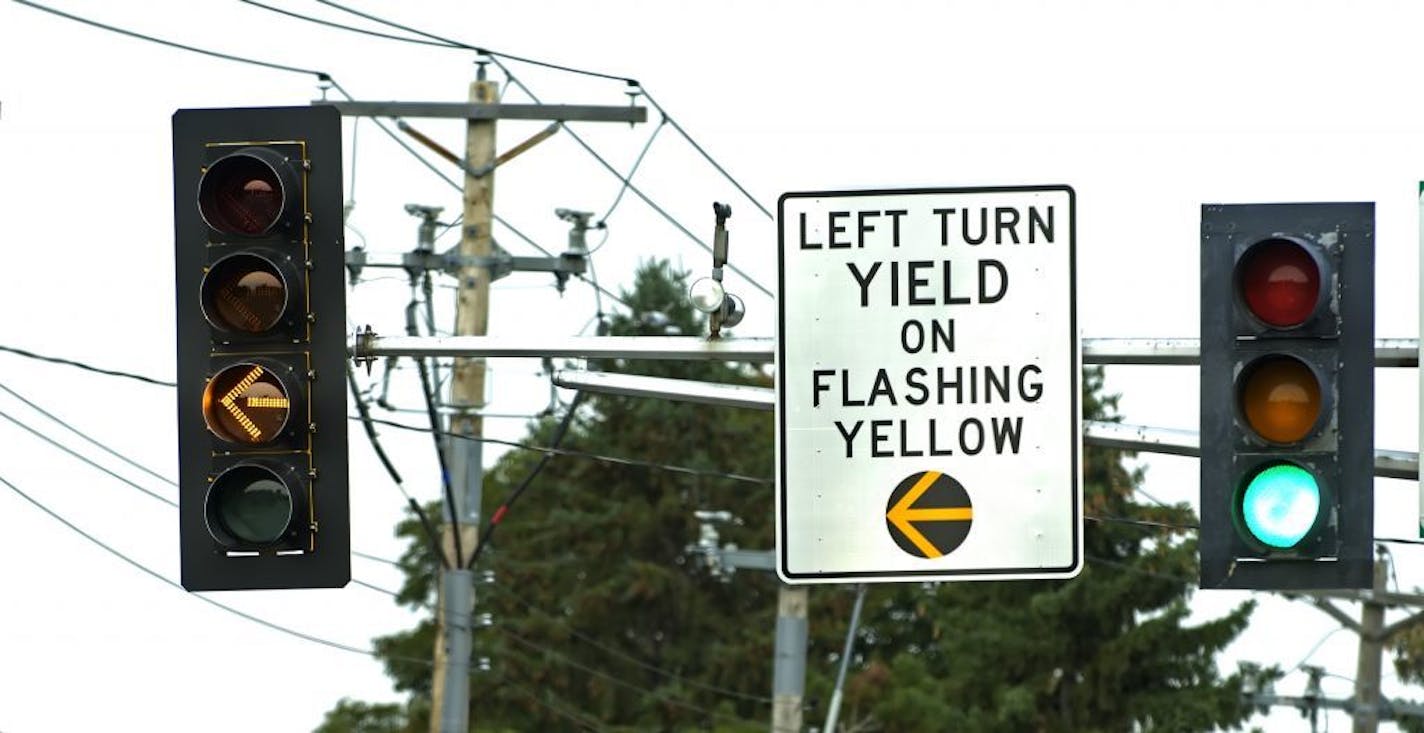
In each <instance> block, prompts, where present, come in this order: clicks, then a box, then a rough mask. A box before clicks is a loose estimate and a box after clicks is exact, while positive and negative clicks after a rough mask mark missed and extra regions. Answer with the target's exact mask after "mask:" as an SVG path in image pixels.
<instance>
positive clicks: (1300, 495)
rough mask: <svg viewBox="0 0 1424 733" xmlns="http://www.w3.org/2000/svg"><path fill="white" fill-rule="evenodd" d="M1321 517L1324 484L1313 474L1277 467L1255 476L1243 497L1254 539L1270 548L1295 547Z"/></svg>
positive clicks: (1243, 512) (1244, 516)
mask: <svg viewBox="0 0 1424 733" xmlns="http://www.w3.org/2000/svg"><path fill="white" fill-rule="evenodd" d="M1319 515H1320V485H1319V484H1317V483H1316V482H1315V477H1314V476H1312V475H1310V472H1309V471H1307V470H1305V469H1303V468H1301V467H1300V466H1295V465H1291V464H1286V463H1283V464H1277V465H1274V466H1271V467H1270V468H1267V469H1266V470H1264V471H1261V472H1260V473H1257V474H1256V475H1255V476H1252V477H1251V481H1250V483H1248V484H1247V485H1246V491H1245V492H1244V493H1242V495H1241V518H1242V519H1243V520H1244V521H1245V523H1246V529H1247V531H1249V532H1250V533H1251V536H1252V537H1255V538H1256V540H1258V541H1259V542H1261V543H1262V544H1264V545H1266V546H1268V547H1275V548H1279V549H1286V548H1290V547H1294V546H1295V545H1296V544H1297V543H1299V542H1300V541H1301V540H1302V539H1305V536H1306V535H1307V534H1309V533H1310V529H1311V527H1314V526H1315V520H1316V518H1317V517H1318V516H1319Z"/></svg>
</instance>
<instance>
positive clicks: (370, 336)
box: [351, 323, 376, 377]
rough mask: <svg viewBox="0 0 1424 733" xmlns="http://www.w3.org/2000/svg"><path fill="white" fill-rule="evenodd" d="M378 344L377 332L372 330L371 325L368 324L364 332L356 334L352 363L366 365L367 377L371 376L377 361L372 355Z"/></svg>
mask: <svg viewBox="0 0 1424 733" xmlns="http://www.w3.org/2000/svg"><path fill="white" fill-rule="evenodd" d="M375 344H376V332H375V331H374V330H372V329H371V324H369V323H368V324H366V329H365V330H364V331H357V332H356V344H355V348H353V349H352V356H351V362H352V363H353V364H355V365H357V366H361V365H362V364H365V365H366V376H368V377H369V376H371V364H372V363H373V362H375V361H376V357H374V356H372V355H371V349H372V348H374V347H375Z"/></svg>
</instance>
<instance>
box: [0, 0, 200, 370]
mask: <svg viewBox="0 0 1424 733" xmlns="http://www.w3.org/2000/svg"><path fill="white" fill-rule="evenodd" d="M16 2H19V0H16ZM0 351H4V352H8V353H11V354H15V355H16V356H23V357H25V358H27V359H36V360H38V361H47V362H50V363H51V364H63V365H65V366H72V367H75V368H77V369H83V370H85V371H88V372H94V373H96V374H103V375H105V376H109V377H123V378H125V379H132V380H134V381H138V382H145V383H147V384H156V385H158V386H160V387H177V386H178V383H177V382H169V381H165V380H162V379H154V378H153V377H146V376H144V375H142V374H134V373H132V372H121V371H116V370H113V369H101V368H99V367H96V366H92V365H90V364H86V363H84V362H82V361H74V360H73V359H62V358H60V357H58V356H45V355H44V354H37V353H35V352H33V351H27V350H25V349H20V348H16V347H14V346H4V345H0Z"/></svg>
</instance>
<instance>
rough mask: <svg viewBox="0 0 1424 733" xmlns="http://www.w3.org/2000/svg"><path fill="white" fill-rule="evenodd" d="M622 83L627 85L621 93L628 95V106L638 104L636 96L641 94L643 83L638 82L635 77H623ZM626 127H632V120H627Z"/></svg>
mask: <svg viewBox="0 0 1424 733" xmlns="http://www.w3.org/2000/svg"><path fill="white" fill-rule="evenodd" d="M623 83H625V84H627V85H628V86H627V88H626V89H624V90H623V93H624V94H626V95H628V106H629V107H636V106H638V97H641V96H643V85H642V84H639V83H638V80H637V79H624V80H623ZM628 129H630V130H631V129H633V121H632V120H629V121H628Z"/></svg>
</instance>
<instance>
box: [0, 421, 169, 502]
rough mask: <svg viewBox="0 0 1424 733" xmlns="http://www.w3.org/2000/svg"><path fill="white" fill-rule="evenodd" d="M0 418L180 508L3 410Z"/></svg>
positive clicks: (160, 495) (119, 479)
mask: <svg viewBox="0 0 1424 733" xmlns="http://www.w3.org/2000/svg"><path fill="white" fill-rule="evenodd" d="M0 418H4V419H5V420H8V421H10V422H11V423H13V424H15V425H16V426H18V427H20V428H21V429H23V430H24V431H25V432H28V433H29V434H30V435H33V436H35V437H36V438H39V439H40V440H43V441H44V442H46V443H49V444H50V445H52V446H54V447H55V448H58V449H60V450H61V451H64V452H65V453H68V454H69V455H71V456H73V457H75V458H78V459H79V460H81V461H83V462H85V463H87V464H89V465H90V466H92V467H93V468H96V469H98V470H100V471H102V472H104V473H106V474H108V475H109V476H111V477H113V478H114V479H116V480H118V481H122V482H123V483H125V484H128V485H129V486H132V487H133V488H135V489H138V490H139V491H142V492H143V493H145V494H148V495H149V496H150V497H153V498H154V499H157V500H159V501H161V502H163V503H164V504H167V505H169V506H171V507H177V506H178V502H176V501H173V500H172V499H169V498H168V497H166V496H163V495H162V494H157V493H154V492H152V491H149V490H148V489H146V488H144V487H142V486H140V485H138V484H136V483H134V482H133V481H130V480H129V479H128V478H126V477H124V476H121V475H119V474H117V473H114V472H113V471H111V470H109V469H108V468H106V467H104V466H101V465H99V464H98V463H95V462H94V461H92V460H90V459H89V458H88V457H86V456H84V455H82V454H80V453H79V452H77V451H75V450H73V449H71V448H70V447H69V446H66V445H64V444H63V443H60V442H59V441H57V440H55V439H53V438H51V437H49V436H48V435H45V434H44V433H41V432H40V431H38V430H36V429H34V428H33V427H30V426H29V425H27V424H25V423H24V422H21V421H20V420H18V419H17V418H15V417H12V416H11V415H10V414H9V413H7V412H4V411H3V410H0Z"/></svg>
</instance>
